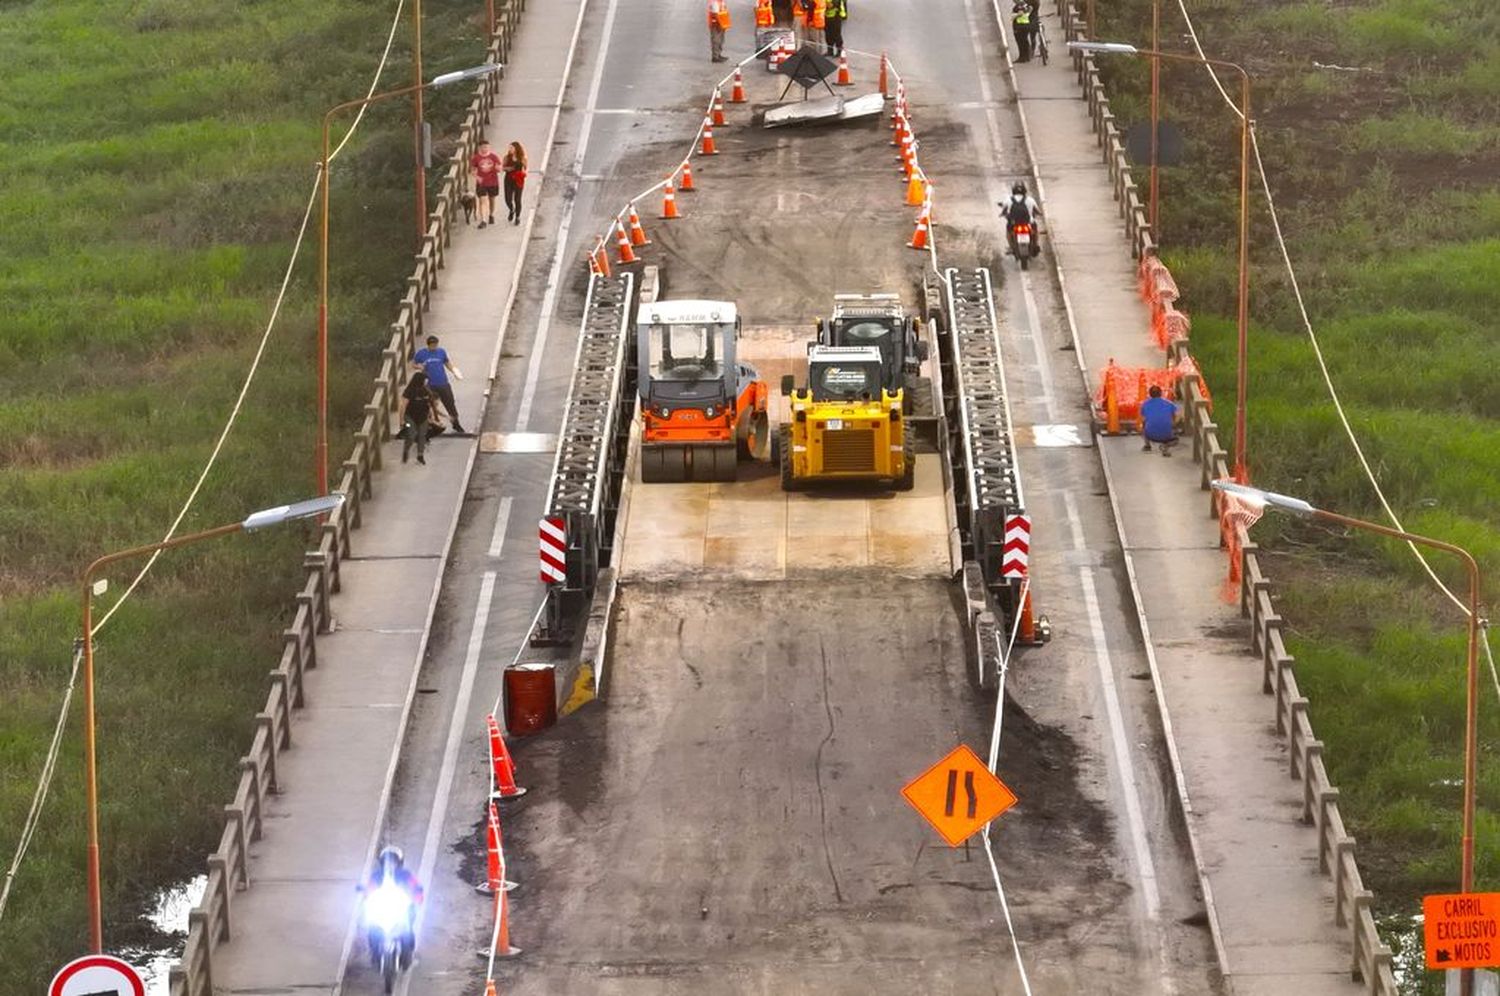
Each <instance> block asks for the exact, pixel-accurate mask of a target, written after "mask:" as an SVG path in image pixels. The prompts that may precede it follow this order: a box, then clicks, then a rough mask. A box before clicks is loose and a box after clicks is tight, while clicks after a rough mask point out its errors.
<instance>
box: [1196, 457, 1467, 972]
mask: <svg viewBox="0 0 1500 996" xmlns="http://www.w3.org/2000/svg"><path fill="white" fill-rule="evenodd" d="M1213 487H1214V489H1215V490H1217V491H1222V492H1224V493H1225V494H1230V495H1234V496H1235V497H1237V498H1240V499H1243V500H1244V501H1248V502H1250V503H1251V504H1253V505H1260V506H1262V507H1270V508H1280V509H1283V510H1285V511H1288V512H1292V513H1294V514H1296V515H1301V516H1304V517H1306V518H1313V519H1320V520H1322V521H1324V522H1332V523H1334V524H1336V525H1340V526H1347V527H1348V528H1350V529H1360V530H1363V531H1365V532H1370V533H1376V534H1378V535H1380V536H1388V537H1390V538H1391V539H1398V540H1403V541H1405V542H1407V543H1415V544H1418V545H1419V546H1426V547H1430V548H1432V549H1434V550H1442V551H1443V552H1444V553H1449V554H1452V555H1453V556H1455V557H1457V558H1458V559H1459V561H1460V562H1461V563H1462V564H1463V565H1464V570H1465V572H1466V573H1467V574H1468V578H1469V608H1468V613H1469V633H1468V638H1469V639H1468V644H1469V645H1468V653H1467V657H1466V667H1467V670H1466V672H1465V695H1466V704H1465V708H1464V800H1463V836H1462V840H1461V842H1460V844H1459V887H1458V888H1459V891H1460V892H1473V891H1474V819H1475V810H1476V808H1477V802H1476V799H1477V794H1478V777H1477V775H1478V767H1479V564H1478V562H1477V561H1475V559H1474V555H1473V554H1471V553H1470V552H1469V551H1468V550H1465V549H1464V548H1463V547H1461V546H1457V545H1456V544H1453V543H1447V542H1444V541H1443V540H1440V539H1433V538H1432V537H1430V536H1422V535H1419V534H1417V533H1409V532H1406V531H1405V530H1402V529H1392V528H1391V527H1390V526H1383V525H1381V524H1380V523H1378V522H1367V521H1366V520H1364V519H1356V518H1352V517H1351V516H1347V515H1340V514H1339V513H1337V512H1330V511H1327V510H1326V509H1321V508H1315V507H1314V506H1312V505H1311V504H1309V503H1308V502H1305V501H1303V500H1302V499H1300V498H1291V497H1288V496H1287V495H1279V494H1276V493H1275V492H1273V491H1263V490H1261V489H1260V488H1252V487H1249V486H1247V485H1245V484H1243V483H1232V482H1229V481H1214V482H1213ZM1473 976H1474V972H1473V970H1472V969H1464V970H1463V972H1462V974H1461V975H1460V976H1459V991H1460V992H1461V993H1462V994H1463V996H1472V994H1473V984H1474V979H1473Z"/></svg>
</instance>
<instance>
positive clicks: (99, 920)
mask: <svg viewBox="0 0 1500 996" xmlns="http://www.w3.org/2000/svg"><path fill="white" fill-rule="evenodd" d="M343 502H344V496H343V495H329V496H327V497H323V498H314V499H311V500H309V501H304V502H298V503H297V504H295V505H282V506H280V507H278V508H272V509H265V510H263V511H260V512H256V513H254V514H253V515H250V516H248V517H247V518H245V519H244V520H243V521H241V522H231V523H228V524H227V525H222V526H215V527H214V528H212V529H205V530H203V531H201V532H196V533H190V534H188V535H186V536H176V537H173V538H172V539H168V540H163V541H162V542H160V543H152V544H150V545H148V546H137V547H132V548H130V549H128V550H120V551H118V552H116V553H109V554H105V555H104V556H102V557H100V558H99V559H97V560H95V561H94V562H93V563H91V564H89V566H88V567H87V568H85V569H84V572H83V630H82V632H83V636H82V637H81V639H82V641H83V770H84V778H85V785H84V799H85V805H86V807H87V820H88V894H89V945H90V947H91V948H92V949H93V951H94V953H95V954H102V953H103V952H104V902H103V894H102V890H101V888H100V885H99V789H98V764H97V759H96V752H95V724H94V602H93V596H94V576H95V575H96V574H98V573H99V571H100V570H102V569H103V568H105V567H108V566H109V565H110V564H113V563H116V562H117V561H121V560H128V559H130V558H132V557H141V556H145V555H146V554H150V553H156V552H158V551H160V550H170V549H172V548H173V547H178V546H187V545H188V544H189V543H199V542H202V541H203V540H207V539H213V538H214V537H216V536H225V535H228V534H229V533H237V532H240V531H242V530H255V529H263V528H265V527H267V526H274V525H280V524H281V523H283V522H290V521H292V520H294V519H305V518H307V517H309V516H314V515H322V514H323V513H325V512H331V511H333V510H334V509H336V508H338V507H339V506H340V505H341V504H343Z"/></svg>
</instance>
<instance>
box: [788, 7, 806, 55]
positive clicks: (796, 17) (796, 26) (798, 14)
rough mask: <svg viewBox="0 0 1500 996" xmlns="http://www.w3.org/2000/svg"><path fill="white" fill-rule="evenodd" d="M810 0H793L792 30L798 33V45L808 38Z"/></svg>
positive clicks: (799, 46)
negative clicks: (808, 6) (808, 7)
mask: <svg viewBox="0 0 1500 996" xmlns="http://www.w3.org/2000/svg"><path fill="white" fill-rule="evenodd" d="M808 2H809V0H792V31H793V32H794V33H795V34H796V35H797V47H798V48H801V47H802V43H803V42H804V41H806V40H807V4H808Z"/></svg>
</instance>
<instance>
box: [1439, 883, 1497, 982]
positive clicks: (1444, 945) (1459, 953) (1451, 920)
mask: <svg viewBox="0 0 1500 996" xmlns="http://www.w3.org/2000/svg"><path fill="white" fill-rule="evenodd" d="M1422 939H1423V941H1424V946H1425V947H1426V949H1427V967H1428V968H1495V967H1497V966H1500V892H1463V893H1457V894H1454V895H1439V896H1424V897H1423V899H1422Z"/></svg>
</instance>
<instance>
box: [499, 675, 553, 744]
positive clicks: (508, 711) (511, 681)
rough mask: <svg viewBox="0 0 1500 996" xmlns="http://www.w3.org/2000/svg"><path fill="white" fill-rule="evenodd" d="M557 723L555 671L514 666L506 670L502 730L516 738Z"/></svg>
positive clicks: (538, 731)
mask: <svg viewBox="0 0 1500 996" xmlns="http://www.w3.org/2000/svg"><path fill="white" fill-rule="evenodd" d="M556 722H557V669H556V668H554V667H553V666H552V665H551V664H517V665H516V666H515V667H508V668H506V669H505V728H506V729H507V730H509V731H510V732H511V733H513V734H515V735H516V736H518V737H525V736H530V735H531V734H533V733H540V732H542V731H543V730H545V729H547V728H548V727H549V726H551V725H552V724H553V723H556Z"/></svg>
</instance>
